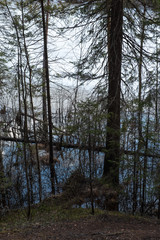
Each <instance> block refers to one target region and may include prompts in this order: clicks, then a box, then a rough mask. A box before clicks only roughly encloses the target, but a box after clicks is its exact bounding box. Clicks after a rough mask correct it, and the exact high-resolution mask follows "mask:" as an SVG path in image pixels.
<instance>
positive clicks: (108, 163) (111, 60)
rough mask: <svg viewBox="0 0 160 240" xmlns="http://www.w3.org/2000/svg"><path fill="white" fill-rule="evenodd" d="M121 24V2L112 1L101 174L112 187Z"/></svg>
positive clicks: (117, 132)
mask: <svg viewBox="0 0 160 240" xmlns="http://www.w3.org/2000/svg"><path fill="white" fill-rule="evenodd" d="M122 24H123V0H112V2H111V9H110V24H109V28H108V30H109V33H108V36H109V39H108V42H109V44H108V68H109V88H108V119H107V136H106V152H105V159H104V172H103V176H104V177H105V178H106V179H107V181H108V183H110V184H111V186H112V187H117V185H118V184H119V160H120V89H121V62H122V60H121V59H122Z"/></svg>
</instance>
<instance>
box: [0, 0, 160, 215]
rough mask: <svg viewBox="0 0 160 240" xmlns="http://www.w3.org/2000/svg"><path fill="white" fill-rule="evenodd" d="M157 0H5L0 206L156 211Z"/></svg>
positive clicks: (159, 211)
mask: <svg viewBox="0 0 160 240" xmlns="http://www.w3.org/2000/svg"><path fill="white" fill-rule="evenodd" d="M159 9H160V3H159V1H145V0H141V1H140V0H137V1H132V0H126V1H122V0H114V1H113V0H112V1H111V0H110V1H103V0H101V1H96V0H95V1H85V0H84V1H57V2H56V3H55V2H53V1H49V0H47V1H43V0H41V1H33V0H28V1H27V0H26V1H22V0H19V1H16V0H15V1H9V0H8V1H7V0H4V1H0V25H1V28H0V31H1V37H0V42H1V44H0V64H1V70H0V91H1V98H0V205H1V209H2V210H3V209H6V208H19V207H24V206H27V209H28V211H27V216H28V218H29V217H30V214H31V205H32V204H34V203H37V202H41V201H42V199H44V198H46V197H48V196H50V195H51V194H54V195H55V194H56V195H57V194H62V192H65V194H66V195H67V197H68V198H69V199H70V200H72V201H71V203H72V205H74V206H79V205H81V206H83V207H84V206H85V207H91V209H92V213H94V208H95V207H100V208H105V209H109V210H119V211H123V212H132V213H133V214H135V213H137V212H138V213H141V214H142V215H144V214H151V215H152V214H156V215H157V216H158V217H160V165H159V158H160V136H159V131H160V128H159V117H160V115H159V96H160V92H159V63H160V57H159V56H160V55H159V54H160V40H159V35H160V31H159V30H160V26H159V24H160V16H159Z"/></svg>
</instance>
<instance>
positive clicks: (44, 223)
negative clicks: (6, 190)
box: [0, 200, 160, 240]
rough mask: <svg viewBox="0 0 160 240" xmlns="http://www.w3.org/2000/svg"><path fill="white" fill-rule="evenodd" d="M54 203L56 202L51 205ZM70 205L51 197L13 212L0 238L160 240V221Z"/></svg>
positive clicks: (1, 227) (5, 220) (3, 222)
mask: <svg viewBox="0 0 160 240" xmlns="http://www.w3.org/2000/svg"><path fill="white" fill-rule="evenodd" d="M52 204H53V205H52ZM90 211H91V210H90V209H82V208H68V207H66V206H65V207H64V206H63V207H62V206H61V205H57V204H55V201H51V200H49V201H48V202H47V203H46V202H45V203H43V204H41V205H38V206H36V207H33V209H32V218H31V219H30V221H27V220H26V210H24V211H23V213H22V211H19V210H17V211H14V212H12V213H9V214H8V216H7V215H6V216H5V217H3V218H1V220H0V240H109V239H121V240H127V239H128V240H130V239H134V240H137V239H143V240H156V239H157V240H158V239H159V240H160V221H159V220H157V219H156V218H144V217H138V216H136V217H133V216H129V215H125V214H120V213H117V212H106V211H100V210H96V211H95V215H94V216H93V215H91V213H90Z"/></svg>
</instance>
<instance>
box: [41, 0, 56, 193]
mask: <svg viewBox="0 0 160 240" xmlns="http://www.w3.org/2000/svg"><path fill="white" fill-rule="evenodd" d="M40 2H41V13H42V21H43V41H44V68H45V69H44V72H45V77H46V85H47V105H48V122H49V163H50V174H51V188H52V194H55V184H54V181H55V167H54V161H53V139H52V112H51V98H50V83H49V68H48V49H47V36H46V23H45V13H44V5H43V0H41V1H40Z"/></svg>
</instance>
